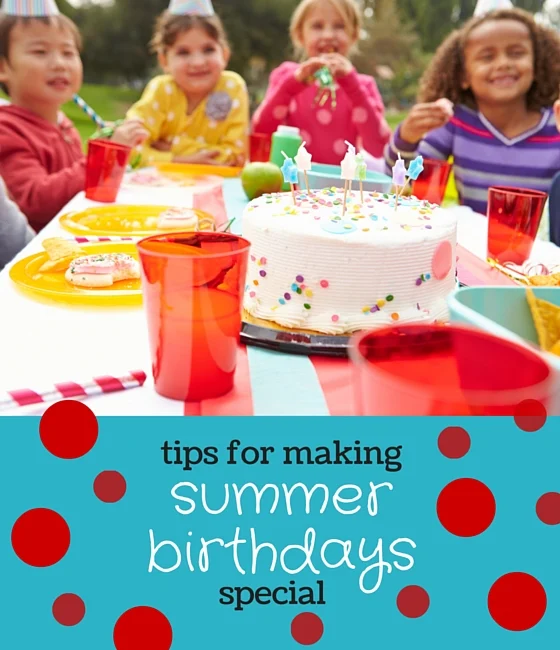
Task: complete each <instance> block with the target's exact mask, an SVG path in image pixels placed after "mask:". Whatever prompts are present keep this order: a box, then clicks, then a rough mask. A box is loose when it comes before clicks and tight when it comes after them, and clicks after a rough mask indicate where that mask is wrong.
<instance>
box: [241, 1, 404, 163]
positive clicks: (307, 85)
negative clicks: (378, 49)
mask: <svg viewBox="0 0 560 650" xmlns="http://www.w3.org/2000/svg"><path fill="white" fill-rule="evenodd" d="M360 24H361V21H360V14H359V12H358V8H357V6H356V4H355V3H354V2H353V0H302V2H300V4H299V5H298V7H297V8H296V10H295V11H294V14H293V16H292V22H291V26H290V35H291V38H292V43H293V44H294V47H295V48H296V49H298V50H299V51H300V52H301V53H302V54H303V56H302V59H303V63H294V62H292V61H286V62H285V63H283V64H282V65H281V66H279V67H278V68H276V69H275V70H273V71H272V73H271V75H270V83H269V87H268V90H267V93H266V96H265V98H264V100H263V102H262V104H261V105H260V106H259V108H258V109H257V111H256V112H255V115H254V116H253V120H252V127H253V132H254V133H273V132H274V131H276V128H277V127H278V126H279V125H280V124H284V125H288V126H296V127H298V128H299V129H300V131H301V136H302V138H303V140H305V142H306V143H307V144H306V147H307V148H308V150H309V151H310V153H311V154H312V155H313V160H314V162H318V163H325V164H335V165H338V164H339V163H340V159H341V158H342V156H344V154H345V152H346V149H347V145H346V144H345V140H348V141H349V142H351V143H353V144H355V145H356V148H358V149H363V150H365V151H366V152H368V153H369V154H371V155H372V156H373V157H375V158H379V157H381V156H382V155H383V148H384V146H385V144H386V143H387V142H388V141H389V137H390V135H391V131H390V129H389V127H388V125H387V122H386V121H385V117H384V112H385V109H384V106H383V101H382V99H381V95H380V94H379V90H378V89H377V84H376V83H375V80H374V79H373V78H372V77H369V76H367V75H362V74H358V73H357V72H356V70H355V68H354V67H353V65H352V64H351V63H350V61H349V60H348V58H347V56H348V53H349V52H350V50H351V48H352V47H353V46H354V45H355V43H356V42H357V40H358V36H359V33H360ZM323 66H327V67H328V68H329V69H330V71H331V73H332V75H333V77H334V80H335V83H336V86H337V88H336V105H335V106H334V107H333V106H332V104H331V100H330V97H329V98H328V99H327V101H326V102H325V103H324V104H323V105H321V104H320V103H319V102H316V101H315V98H316V96H317V91H318V85H317V81H316V79H315V78H314V76H313V75H314V74H315V73H316V72H317V71H318V70H319V69H320V68H322V67H323Z"/></svg>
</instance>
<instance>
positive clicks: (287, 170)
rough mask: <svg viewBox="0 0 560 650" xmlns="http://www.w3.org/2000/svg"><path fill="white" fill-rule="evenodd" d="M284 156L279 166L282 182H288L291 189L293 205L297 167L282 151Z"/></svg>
mask: <svg viewBox="0 0 560 650" xmlns="http://www.w3.org/2000/svg"><path fill="white" fill-rule="evenodd" d="M282 155H283V156H284V164H283V165H282V167H281V170H282V174H283V176H284V183H289V184H290V188H291V190H292V199H293V201H294V205H296V195H295V192H294V185H295V184H296V183H297V182H298V174H297V167H296V166H295V165H294V161H293V160H292V159H291V158H288V156H287V155H286V154H285V153H284V152H283V151H282Z"/></svg>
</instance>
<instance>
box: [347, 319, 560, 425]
mask: <svg viewBox="0 0 560 650" xmlns="http://www.w3.org/2000/svg"><path fill="white" fill-rule="evenodd" d="M350 354H351V358H352V360H353V362H354V390H355V398H356V406H357V411H358V415H385V416H402V415H414V416H418V415H454V416H459V415H504V416H505V415H508V416H511V415H514V413H515V409H516V407H517V406H518V405H519V404H520V403H521V402H522V401H524V400H527V399H533V400H537V401H539V402H541V403H542V404H544V405H545V407H546V408H547V409H550V408H552V406H553V405H554V404H555V398H556V394H557V392H558V390H559V387H558V381H557V378H556V376H555V373H554V371H553V370H552V368H551V367H550V366H549V365H548V363H547V362H546V361H545V360H544V358H543V357H541V356H540V355H539V354H537V353H536V352H533V351H532V350H530V349H529V348H526V347H523V346H521V345H518V344H517V343H513V342H511V341H508V340H505V339H501V338H498V337H497V336H494V335H492V334H488V333H486V332H483V331H482V330H477V329H474V328H470V327H465V326H463V325H456V324H452V325H443V324H442V325H402V326H396V327H387V328H384V329H381V330H377V331H373V332H365V333H360V334H358V335H356V336H355V337H354V339H353V344H352V348H351V351H350ZM549 412H550V410H549Z"/></svg>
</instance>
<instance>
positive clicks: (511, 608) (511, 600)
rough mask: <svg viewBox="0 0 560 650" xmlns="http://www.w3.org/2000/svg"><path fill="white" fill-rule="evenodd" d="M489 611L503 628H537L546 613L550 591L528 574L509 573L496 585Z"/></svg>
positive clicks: (520, 629)
mask: <svg viewBox="0 0 560 650" xmlns="http://www.w3.org/2000/svg"><path fill="white" fill-rule="evenodd" d="M488 611H489V612H490V616H492V618H493V619H494V621H495V622H496V623H497V624H498V625H499V626H500V627H503V628H504V629H506V630H510V631H512V632H524V631H525V630H529V629H531V628H532V627H535V625H537V623H538V622H539V621H540V620H541V619H542V617H543V616H544V614H545V612H546V592H545V590H544V587H543V586H542V585H541V583H540V582H539V581H538V580H537V579H536V578H534V577H533V576H531V575H529V574H528V573H508V574H506V575H504V576H502V577H501V578H499V579H498V580H496V582H495V583H494V584H493V585H492V588H491V589H490V591H489V593H488Z"/></svg>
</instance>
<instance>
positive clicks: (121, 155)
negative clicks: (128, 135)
mask: <svg viewBox="0 0 560 650" xmlns="http://www.w3.org/2000/svg"><path fill="white" fill-rule="evenodd" d="M131 151H132V149H131V148H130V147H127V146H125V145H123V144H116V143H114V142H111V141H110V140H103V139H99V140H90V141H89V142H88V156H87V163H86V198H87V199H91V200H92V201H100V202H103V203H112V202H113V201H115V200H116V198H117V194H118V192H119V188H120V186H121V183H122V179H123V176H124V173H125V171H126V166H127V165H128V158H129V156H130V152H131Z"/></svg>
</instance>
